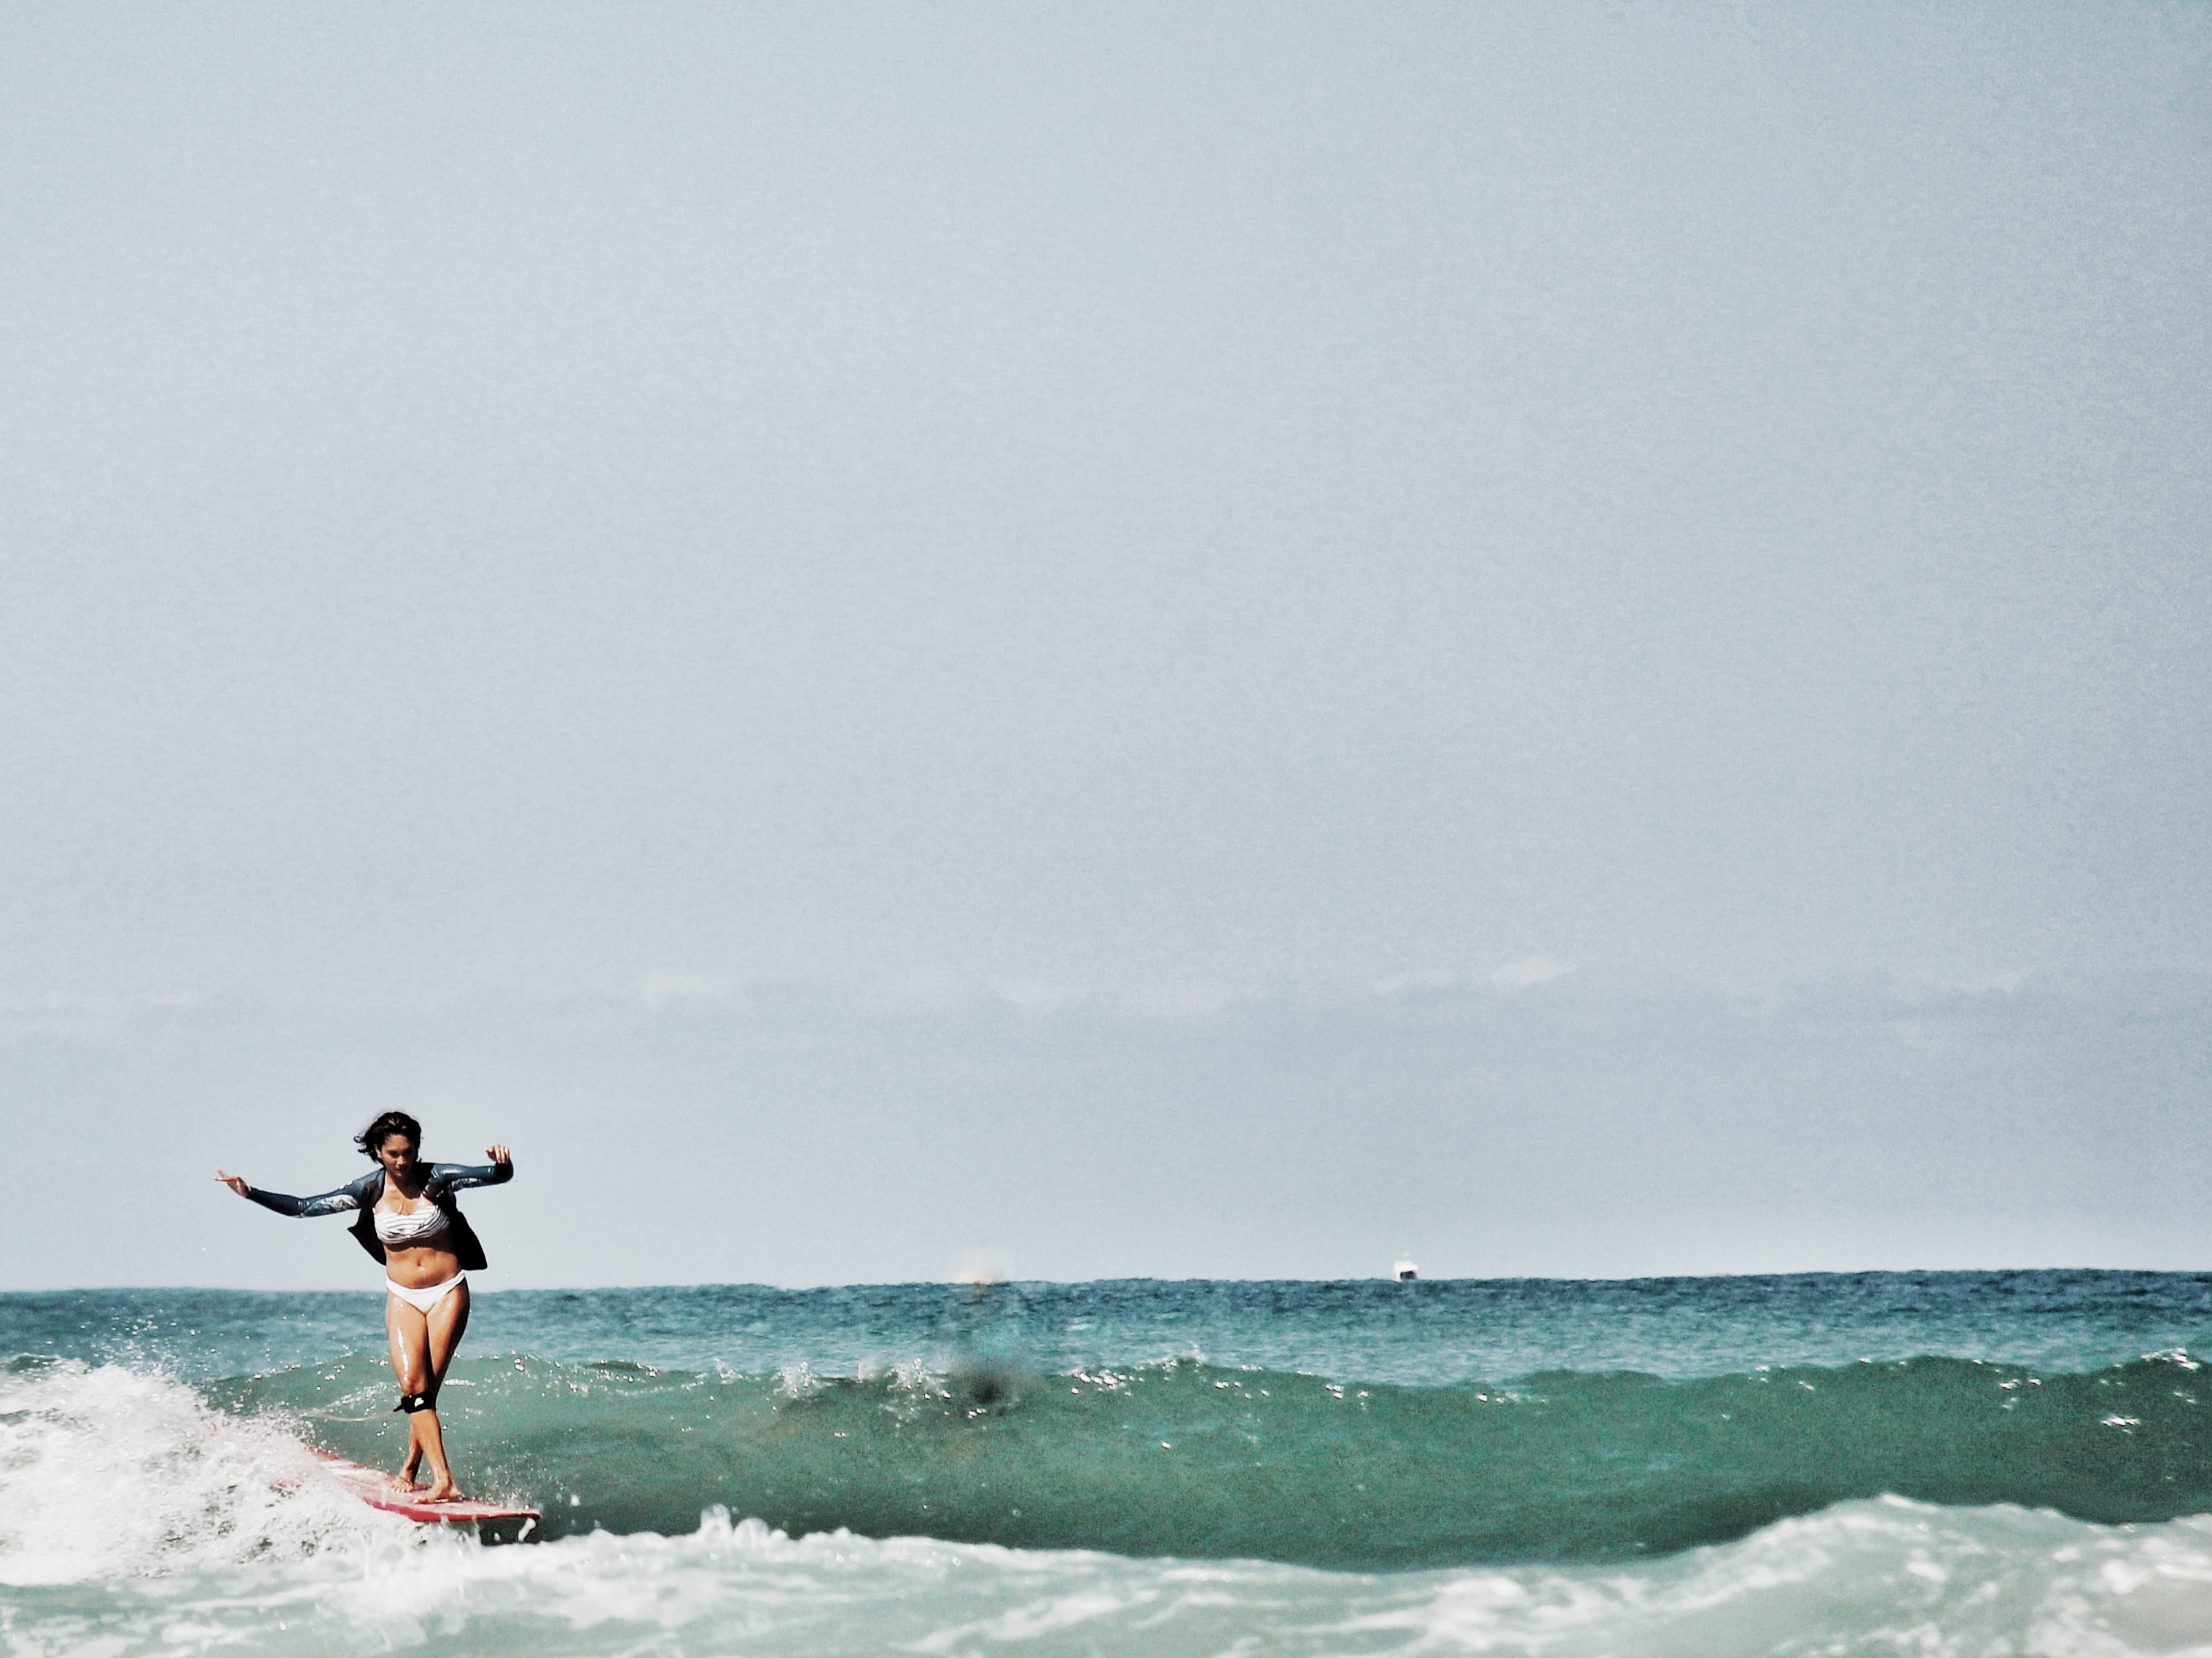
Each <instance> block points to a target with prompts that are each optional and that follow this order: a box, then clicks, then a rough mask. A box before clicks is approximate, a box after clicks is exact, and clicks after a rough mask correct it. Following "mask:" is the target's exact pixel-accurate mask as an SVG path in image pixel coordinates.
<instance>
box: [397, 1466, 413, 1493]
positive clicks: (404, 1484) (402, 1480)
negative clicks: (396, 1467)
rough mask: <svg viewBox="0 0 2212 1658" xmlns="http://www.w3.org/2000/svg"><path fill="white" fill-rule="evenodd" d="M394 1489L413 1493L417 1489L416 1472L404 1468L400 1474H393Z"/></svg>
mask: <svg viewBox="0 0 2212 1658" xmlns="http://www.w3.org/2000/svg"><path fill="white" fill-rule="evenodd" d="M414 1489H415V1470H414V1469H412V1468H402V1469H401V1470H400V1471H399V1472H398V1473H395V1474H393V1475H392V1490H393V1491H413V1490H414Z"/></svg>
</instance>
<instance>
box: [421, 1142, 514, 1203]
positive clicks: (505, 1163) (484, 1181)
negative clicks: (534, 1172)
mask: <svg viewBox="0 0 2212 1658" xmlns="http://www.w3.org/2000/svg"><path fill="white" fill-rule="evenodd" d="M484 1156H486V1157H489V1158H490V1159H491V1161H490V1162H489V1163H483V1164H475V1165H472V1164H470V1163H433V1164H432V1165H431V1167H430V1178H431V1179H432V1180H434V1181H436V1182H437V1183H438V1184H439V1186H440V1187H443V1188H444V1189H445V1190H447V1191H448V1192H451V1191H455V1190H458V1189H459V1187H464V1186H498V1185H501V1184H502V1183H503V1182H505V1181H511V1180H513V1178H514V1158H513V1156H512V1155H511V1154H510V1153H509V1152H508V1151H507V1148H506V1147H505V1146H503V1145H488V1146H486V1147H485V1148H484Z"/></svg>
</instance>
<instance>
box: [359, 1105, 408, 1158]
mask: <svg viewBox="0 0 2212 1658" xmlns="http://www.w3.org/2000/svg"><path fill="white" fill-rule="evenodd" d="M394 1134H404V1135H405V1136H406V1137H407V1138H408V1139H410V1140H411V1141H413V1142H414V1144H415V1150H416V1151H417V1152H418V1153H419V1152H420V1151H422V1124H421V1123H419V1122H417V1121H415V1119H414V1118H412V1117H410V1116H409V1115H408V1114H406V1113H405V1112H404V1111H387V1112H386V1113H385V1114H383V1115H382V1116H380V1117H379V1118H378V1119H377V1120H376V1121H374V1122H373V1123H371V1124H369V1126H368V1127H366V1128H364V1129H362V1131H361V1133H358V1134H356V1135H355V1136H354V1137H353V1143H354V1144H355V1145H357V1146H359V1147H360V1148H361V1154H362V1156H363V1157H374V1156H375V1155H376V1154H377V1153H378V1152H379V1151H382V1150H383V1149H384V1143H385V1141H386V1140H388V1139H391V1138H392V1136H393V1135H394Z"/></svg>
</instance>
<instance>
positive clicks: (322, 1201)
mask: <svg viewBox="0 0 2212 1658" xmlns="http://www.w3.org/2000/svg"><path fill="white" fill-rule="evenodd" d="M361 1185H362V1183H361V1182H360V1181H354V1182H353V1184H352V1185H350V1186H341V1187H338V1188H337V1191H335V1192H319V1193H316V1194H315V1195H314V1196H313V1197H312V1198H295V1197H293V1196H290V1195H289V1193H283V1192H264V1191H263V1190H262V1189H261V1188H260V1187H258V1186H249V1187H246V1196H247V1197H249V1198H251V1199H252V1200H253V1201H254V1202H256V1203H258V1204H259V1205H260V1206H262V1207H263V1208H264V1209H274V1210H275V1211H276V1212H277V1213H278V1214H280V1215H337V1214H343V1213H344V1212H346V1211H347V1210H349V1209H358V1208H360V1207H361Z"/></svg>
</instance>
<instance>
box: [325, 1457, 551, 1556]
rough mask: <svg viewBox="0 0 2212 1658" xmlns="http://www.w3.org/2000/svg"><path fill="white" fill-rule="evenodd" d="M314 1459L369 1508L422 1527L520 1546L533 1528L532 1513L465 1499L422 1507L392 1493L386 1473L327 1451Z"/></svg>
mask: <svg viewBox="0 0 2212 1658" xmlns="http://www.w3.org/2000/svg"><path fill="white" fill-rule="evenodd" d="M315 1455H317V1456H319V1457H320V1458H321V1459H322V1461H323V1467H325V1469H327V1470H328V1471H329V1473H331V1476H332V1477H333V1478H335V1479H337V1482H338V1483H339V1484H340V1485H343V1486H344V1487H345V1488H346V1489H347V1490H348V1491H351V1492H352V1493H353V1494H354V1495H355V1496H356V1497H359V1498H360V1499H361V1500H362V1502H364V1503H368V1506H369V1507H370V1508H372V1509H382V1510H383V1511H384V1512H385V1513H386V1514H396V1515H399V1516H400V1517H401V1518H402V1519H405V1520H413V1521H418V1522H420V1523H421V1524H423V1525H426V1526H440V1525H442V1526H474V1527H477V1535H478V1536H480V1537H482V1538H483V1540H485V1541H486V1542H507V1541H513V1542H520V1541H521V1540H523V1539H524V1538H526V1537H527V1536H528V1535H529V1534H530V1533H532V1531H533V1530H535V1529H536V1528H537V1525H538V1518H539V1515H538V1510H537V1509H522V1508H513V1507H511V1506H509V1505H508V1504H507V1503H477V1502H474V1501H471V1500H470V1499H469V1498H466V1497H453V1498H449V1499H447V1501H445V1502H443V1503H425V1502H423V1501H422V1498H421V1497H419V1496H415V1495H410V1493H408V1492H406V1491H393V1490H392V1476H391V1475H390V1474H388V1473H379V1472H378V1471H377V1470H376V1469H374V1468H364V1467H362V1466H361V1464H360V1463H358V1462H349V1461H346V1460H345V1459H344V1458H343V1457H342V1456H333V1455H331V1453H330V1452H328V1451H317V1452H316V1453H315ZM420 1489H421V1488H420V1487H418V1488H417V1490H418V1491H419V1490H420Z"/></svg>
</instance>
